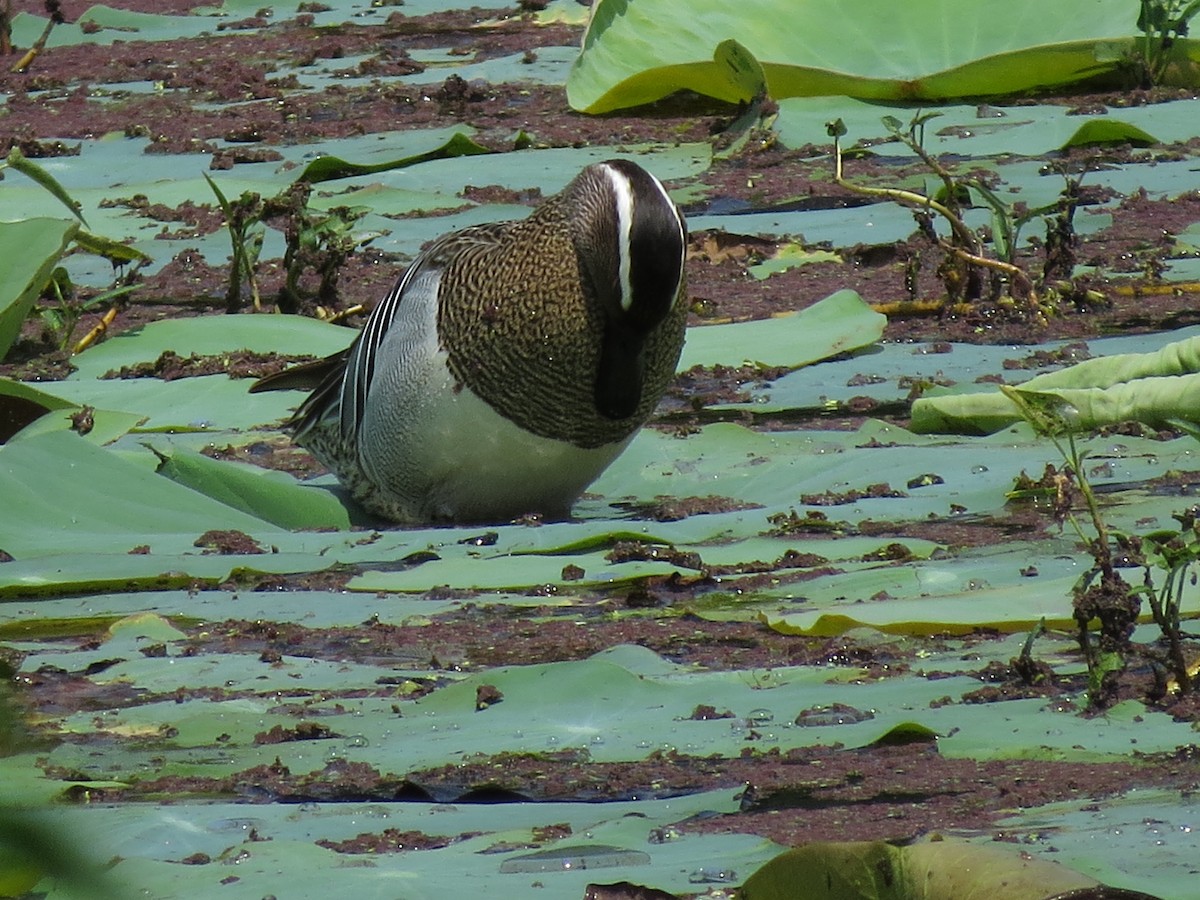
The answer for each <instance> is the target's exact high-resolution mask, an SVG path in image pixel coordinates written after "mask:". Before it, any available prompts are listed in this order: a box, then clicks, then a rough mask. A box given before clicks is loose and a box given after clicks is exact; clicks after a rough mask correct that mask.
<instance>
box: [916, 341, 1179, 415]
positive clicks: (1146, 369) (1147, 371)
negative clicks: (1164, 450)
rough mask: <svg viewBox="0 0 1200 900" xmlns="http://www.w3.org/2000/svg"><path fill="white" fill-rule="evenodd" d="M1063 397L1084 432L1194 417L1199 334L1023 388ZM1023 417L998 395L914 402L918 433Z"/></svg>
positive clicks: (1075, 368) (1035, 380)
mask: <svg viewBox="0 0 1200 900" xmlns="http://www.w3.org/2000/svg"><path fill="white" fill-rule="evenodd" d="M1020 390H1021V391H1022V392H1029V393H1031V394H1038V393H1045V394H1052V395H1054V396H1056V397H1059V398H1061V399H1062V400H1063V401H1064V402H1065V403H1066V404H1068V405H1069V406H1070V407H1071V408H1072V409H1071V412H1070V420H1071V424H1072V426H1074V427H1078V428H1080V429H1089V428H1095V427H1099V426H1101V425H1109V424H1113V423H1116V422H1124V421H1129V420H1134V421H1140V422H1145V423H1147V424H1149V425H1155V426H1159V425H1163V424H1166V423H1169V422H1175V421H1183V422H1195V421H1196V419H1197V413H1196V410H1197V409H1200V337H1189V338H1186V339H1184V340H1181V341H1176V342H1174V343H1171V344H1168V345H1167V346H1166V347H1163V348H1162V349H1160V350H1157V351H1154V352H1151V353H1128V354H1119V355H1116V356H1105V357H1097V358H1095V359H1089V360H1085V361H1083V362H1081V363H1077V364H1075V365H1073V366H1069V367H1068V368H1065V369H1060V370H1058V371H1056V372H1049V373H1046V374H1044V375H1039V376H1037V377H1036V378H1031V379H1029V380H1028V381H1027V382H1025V383H1024V385H1022V386H1021V389H1020ZM1020 419H1021V414H1020V411H1019V410H1018V409H1017V406H1016V404H1015V403H1014V402H1013V401H1012V400H1010V399H1009V398H1008V397H1007V396H1005V395H1004V394H1002V393H999V392H995V393H993V392H987V393H962V394H946V395H942V396H934V397H922V398H920V399H919V400H917V401H916V402H914V403H913V411H912V423H911V427H912V429H913V430H914V431H919V432H960V433H961V432H966V433H972V434H988V433H991V432H994V431H997V430H999V429H1001V428H1003V427H1005V426H1006V425H1009V424H1011V423H1013V422H1016V421H1019V420H1020Z"/></svg>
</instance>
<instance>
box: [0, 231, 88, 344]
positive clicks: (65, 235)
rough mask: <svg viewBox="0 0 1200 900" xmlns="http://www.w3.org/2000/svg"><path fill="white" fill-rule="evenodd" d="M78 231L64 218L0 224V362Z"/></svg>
mask: <svg viewBox="0 0 1200 900" xmlns="http://www.w3.org/2000/svg"><path fill="white" fill-rule="evenodd" d="M78 231H79V224H78V223H76V222H68V221H65V220H63V219H23V220H21V221H19V222H0V259H2V260H4V266H5V271H4V277H3V278H0V360H2V359H4V356H5V354H6V353H8V349H9V348H10V347H11V346H12V345H13V343H14V342H15V341H16V340H17V337H18V335H20V333H21V323H22V322H24V321H25V317H26V316H28V315H29V311H30V310H31V309H33V304H34V303H35V302H36V301H37V298H38V295H39V294H40V293H41V292H42V288H44V287H45V286H46V282H47V281H49V279H50V273H51V272H53V271H54V267H55V266H56V265H58V261H59V260H60V259H62V257H63V254H64V253H66V252H67V246H68V245H69V244H70V243H71V239H72V238H74V237H75V235H76V234H77V233H78Z"/></svg>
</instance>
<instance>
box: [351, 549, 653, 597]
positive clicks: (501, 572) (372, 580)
mask: <svg viewBox="0 0 1200 900" xmlns="http://www.w3.org/2000/svg"><path fill="white" fill-rule="evenodd" d="M568 564H574V565H576V566H578V567H579V568H581V569H583V571H584V574H583V576H582V577H580V578H578V579H574V578H573V579H572V580H570V581H566V580H564V574H563V568H564V566H566V565H568ZM675 571H676V567H675V566H673V565H671V564H670V563H665V562H653V561H651V562H629V563H610V562H608V561H607V560H606V559H605V558H604V554H603V553H590V554H583V555H580V556H576V557H571V558H568V559H563V558H561V557H546V556H533V555H530V556H492V557H487V558H482V559H471V560H469V561H467V562H466V564H464V559H463V558H462V557H458V558H456V557H447V558H444V559H437V560H432V561H430V562H426V563H422V564H421V565H419V566H417V567H415V568H411V569H405V570H403V571H400V572H385V571H369V572H364V573H363V574H362V575H358V576H355V577H354V578H352V579H350V581H349V583H347V585H346V587H347V588H348V589H349V590H352V591H372V592H374V591H401V592H409V593H413V592H424V591H428V590H431V589H433V588H435V587H442V586H447V585H448V586H449V587H452V588H466V589H475V590H524V589H532V588H536V587H540V586H543V585H557V586H558V587H559V589H560V590H561V589H569V588H580V589H585V588H594V587H613V586H615V585H618V584H621V583H623V582H628V581H633V580H634V579H638V578H645V577H646V576H649V575H670V574H671V573H672V572H675Z"/></svg>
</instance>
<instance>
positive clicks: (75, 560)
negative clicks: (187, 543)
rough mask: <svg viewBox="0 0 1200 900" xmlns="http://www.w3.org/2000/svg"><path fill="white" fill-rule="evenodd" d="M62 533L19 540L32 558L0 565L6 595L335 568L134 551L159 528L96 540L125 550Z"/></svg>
mask: <svg viewBox="0 0 1200 900" xmlns="http://www.w3.org/2000/svg"><path fill="white" fill-rule="evenodd" d="M180 490H184V489H183V488H181V489H180ZM264 524H265V523H264ZM5 530H7V529H5ZM260 530H261V529H260ZM62 536H63V529H59V531H58V532H57V533H51V532H50V530H49V529H48V528H35V529H34V530H32V531H31V532H30V535H29V538H30V539H31V540H32V541H33V542H34V546H33V547H32V549H30V548H27V547H24V546H23V545H21V544H18V543H13V544H12V546H15V547H16V548H17V549H18V550H26V551H27V552H28V553H29V554H30V556H29V558H26V559H17V560H16V561H15V562H11V563H7V564H5V565H4V566H3V567H2V568H0V599H7V598H13V597H54V596H61V595H64V594H78V593H95V592H102V591H112V590H118V589H120V588H126V589H129V590H156V589H164V588H180V587H186V586H188V585H193V584H197V585H204V586H207V587H216V586H217V585H218V584H221V583H223V582H225V581H228V580H229V579H230V578H231V577H233V576H234V575H238V574H246V575H250V576H252V575H255V574H270V575H283V574H292V573H296V572H314V571H321V570H322V569H326V568H328V567H329V563H328V562H326V561H325V560H322V559H319V558H315V557H313V556H311V555H307V554H296V553H261V554H258V553H256V554H249V555H244V556H234V555H230V556H226V555H211V556H207V555H203V554H202V553H201V551H200V550H199V549H195V548H193V549H194V550H195V552H194V553H191V554H183V553H179V554H166V553H152V554H147V553H140V552H131V551H133V550H134V548H137V547H141V546H148V545H149V542H151V541H155V540H158V539H160V536H159V535H158V534H156V533H153V532H146V533H142V534H138V533H134V532H117V533H115V534H114V535H113V536H111V537H109V536H102V537H100V538H96V539H95V540H94V541H93V543H94V544H99V545H101V547H100V549H101V550H107V549H108V548H107V547H105V546H103V545H104V544H105V543H108V544H112V543H118V542H122V541H123V542H124V543H126V544H128V547H129V549H127V550H125V551H124V552H123V553H118V552H111V551H110V552H107V553H105V552H88V551H83V552H79V551H74V552H72V551H70V550H69V549H67V550H64V549H63V548H62V547H59V546H54V545H50V544H48V543H47V541H49V540H50V539H52V538H54V537H58V538H59V539H60V540H61V539H62ZM80 537H82V538H87V539H91V538H92V535H89V534H82V535H80ZM0 540H2V541H8V542H10V543H11V541H12V539H11V538H10V537H9V536H8V535H7V534H5V533H4V532H3V531H0ZM34 554H36V555H34ZM13 555H14V556H15V555H16V554H15V553H14V554H13Z"/></svg>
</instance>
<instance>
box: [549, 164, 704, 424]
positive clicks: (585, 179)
mask: <svg viewBox="0 0 1200 900" xmlns="http://www.w3.org/2000/svg"><path fill="white" fill-rule="evenodd" d="M563 202H564V203H565V205H566V213H567V216H568V219H569V221H570V223H571V236H572V241H573V242H574V244H575V250H576V253H577V254H578V256H579V265H580V271H581V273H582V275H583V279H584V291H585V293H587V295H588V296H589V299H590V300H591V302H592V303H594V304H595V305H596V308H597V309H598V311H599V313H600V317H601V319H602V322H603V329H604V334H603V339H602V344H601V351H600V358H599V365H598V367H597V372H596V392H595V400H596V409H597V410H598V411H599V412H600V414H601V415H603V416H605V417H607V418H610V419H623V418H626V417H628V416H630V415H633V413H634V412H635V411H636V410H637V408H638V406H639V404H640V402H641V398H642V389H643V382H644V377H645V355H644V348H645V344H646V340H647V338H648V337H649V336H650V334H651V333H652V332H653V331H654V330H655V329H656V328H658V327H659V326H660V325H662V324H663V322H664V321H665V320H666V319H667V318H668V316H669V315H670V314H671V313H672V312H673V311H675V305H676V304H677V303H684V302H686V301H685V299H684V296H683V295H684V289H683V284H684V271H683V268H684V256H685V253H686V249H687V226H686V224H685V223H684V220H683V215H682V213H680V212H679V209H678V208H677V207H676V206H675V204H674V203H673V202H672V201H671V198H670V197H668V196H667V192H666V189H665V188H664V187H663V186H662V183H661V182H660V181H659V180H658V179H657V178H655V177H654V176H653V175H651V174H650V173H649V172H647V171H646V170H645V169H643V168H642V167H641V166H639V165H637V164H636V163H632V162H629V161H627V160H620V159H614V160H608V161H607V162H602V163H595V164H593V165H591V166H588V167H587V168H586V169H584V170H583V172H581V173H580V174H579V175H578V176H577V177H576V178H575V180H574V181H572V182H571V184H569V185H568V186H567V188H566V190H565V191H564V192H563ZM680 327H682V326H680Z"/></svg>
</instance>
